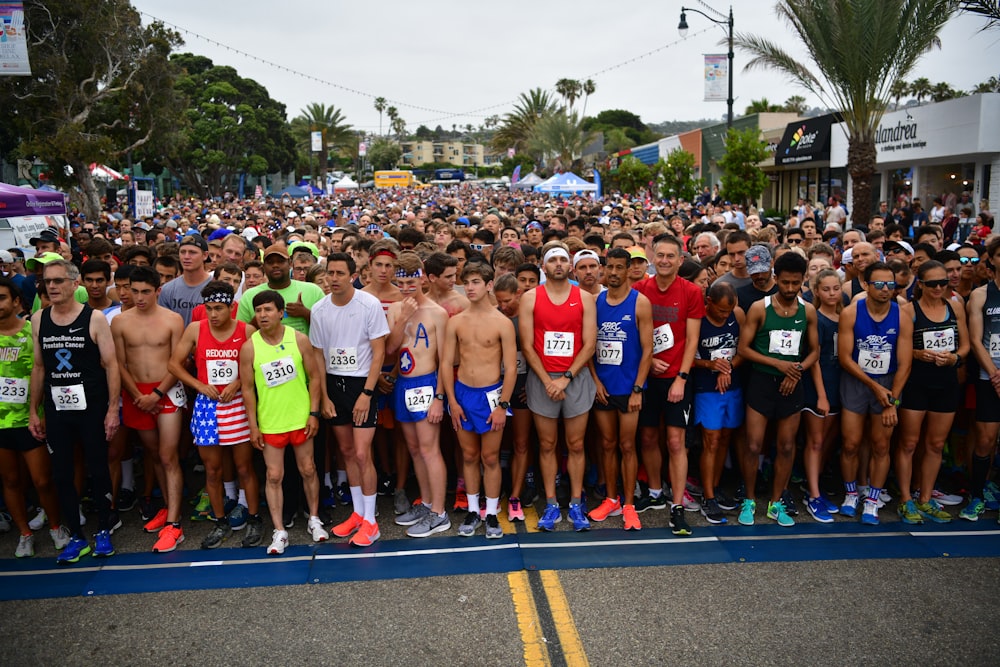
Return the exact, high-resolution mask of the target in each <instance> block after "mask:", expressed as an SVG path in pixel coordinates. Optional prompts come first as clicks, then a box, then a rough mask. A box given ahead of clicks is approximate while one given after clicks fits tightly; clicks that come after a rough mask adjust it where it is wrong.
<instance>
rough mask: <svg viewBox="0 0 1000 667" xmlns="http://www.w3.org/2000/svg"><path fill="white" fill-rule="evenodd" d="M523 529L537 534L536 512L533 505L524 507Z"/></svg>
mask: <svg viewBox="0 0 1000 667" xmlns="http://www.w3.org/2000/svg"><path fill="white" fill-rule="evenodd" d="M524 528H525V530H527V531H528V532H529V533H537V532H538V510H536V509H535V506H534V505H524Z"/></svg>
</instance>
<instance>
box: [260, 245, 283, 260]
mask: <svg viewBox="0 0 1000 667" xmlns="http://www.w3.org/2000/svg"><path fill="white" fill-rule="evenodd" d="M270 255H280V256H281V257H285V258H287V257H288V248H286V247H285V244H284V243H272V244H271V245H269V246H267V248H265V249H264V259H265V260H266V259H267V258H268V257H269V256H270Z"/></svg>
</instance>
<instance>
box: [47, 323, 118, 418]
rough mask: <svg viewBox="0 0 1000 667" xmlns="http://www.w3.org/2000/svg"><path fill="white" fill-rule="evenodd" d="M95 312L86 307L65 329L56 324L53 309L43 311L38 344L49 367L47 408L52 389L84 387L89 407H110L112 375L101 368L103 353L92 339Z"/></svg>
mask: <svg viewBox="0 0 1000 667" xmlns="http://www.w3.org/2000/svg"><path fill="white" fill-rule="evenodd" d="M93 313H94V309H93V308H91V307H90V306H88V305H86V304H84V305H83V310H81V311H80V314H79V315H78V316H77V318H76V319H75V320H73V321H72V322H70V323H69V324H67V325H66V326H61V325H58V324H56V323H55V322H53V321H52V315H51V309H50V308H46V309H45V310H43V311H42V321H41V326H39V328H38V341H39V343H40V344H41V348H42V362H43V363H44V364H45V405H46V406H47V407H48V408H51V407H53V405H52V392H51V391H50V388H51V387H68V386H71V385H78V384H82V385H83V389H84V391H85V392H86V395H87V406H88V407H89V408H94V407H98V408H99V409H101V410H107V408H108V379H107V378H108V376H107V373H106V372H105V370H104V367H103V366H101V351H100V348H98V346H97V343H96V342H94V340H93V339H92V338H91V337H90V318H91V316H92V315H93Z"/></svg>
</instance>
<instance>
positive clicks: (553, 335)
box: [544, 331, 576, 357]
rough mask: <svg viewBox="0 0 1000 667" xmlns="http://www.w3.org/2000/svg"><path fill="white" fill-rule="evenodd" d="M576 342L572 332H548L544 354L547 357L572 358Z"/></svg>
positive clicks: (546, 333)
mask: <svg viewBox="0 0 1000 667" xmlns="http://www.w3.org/2000/svg"><path fill="white" fill-rule="evenodd" d="M575 340H576V339H575V337H574V335H573V333H572V332H571V331H546V332H545V339H544V345H545V349H544V354H545V356H546V357H572V356H573V343H574V342H575Z"/></svg>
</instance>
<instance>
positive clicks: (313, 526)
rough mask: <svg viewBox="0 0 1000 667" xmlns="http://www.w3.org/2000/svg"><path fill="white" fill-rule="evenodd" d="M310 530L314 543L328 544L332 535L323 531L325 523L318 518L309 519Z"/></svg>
mask: <svg viewBox="0 0 1000 667" xmlns="http://www.w3.org/2000/svg"><path fill="white" fill-rule="evenodd" d="M307 527H308V529H309V535H310V536H311V537H312V539H313V542H326V541H327V540H328V539H330V533H328V532H326V531H325V530H324V529H323V522H322V521H320V520H319V517H318V516H311V517H309V523H308V524H307Z"/></svg>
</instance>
